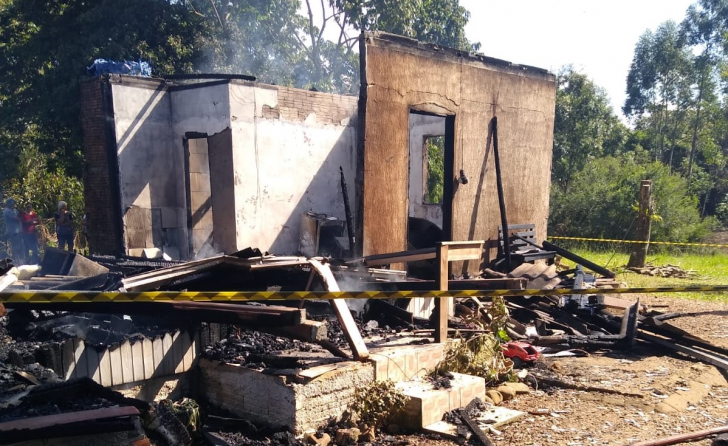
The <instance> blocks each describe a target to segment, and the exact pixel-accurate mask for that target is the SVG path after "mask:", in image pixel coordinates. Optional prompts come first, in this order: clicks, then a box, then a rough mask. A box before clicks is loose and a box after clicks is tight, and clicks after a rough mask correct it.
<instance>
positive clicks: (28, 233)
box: [20, 203, 40, 265]
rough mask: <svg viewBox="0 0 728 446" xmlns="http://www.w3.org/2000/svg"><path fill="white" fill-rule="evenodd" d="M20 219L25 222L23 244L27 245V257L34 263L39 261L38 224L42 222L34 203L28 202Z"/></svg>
mask: <svg viewBox="0 0 728 446" xmlns="http://www.w3.org/2000/svg"><path fill="white" fill-rule="evenodd" d="M20 220H21V222H22V224H23V244H24V245H25V251H24V253H25V258H26V259H27V260H28V262H29V263H30V264H32V265H35V264H37V263H38V260H39V258H40V256H39V253H38V232H37V231H36V228H35V227H36V225H38V224H40V219H39V218H38V214H36V213H35V211H34V210H33V205H32V204H30V203H28V204H27V205H26V206H25V212H21V213H20Z"/></svg>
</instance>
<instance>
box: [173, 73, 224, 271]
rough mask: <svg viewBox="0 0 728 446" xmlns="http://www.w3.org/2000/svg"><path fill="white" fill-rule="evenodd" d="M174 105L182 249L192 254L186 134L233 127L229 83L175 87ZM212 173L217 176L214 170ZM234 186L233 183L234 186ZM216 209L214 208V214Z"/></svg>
mask: <svg viewBox="0 0 728 446" xmlns="http://www.w3.org/2000/svg"><path fill="white" fill-rule="evenodd" d="M170 96H171V107H172V134H173V144H174V164H175V166H180V167H179V169H177V172H178V174H177V175H175V176H176V182H177V186H176V187H177V188H178V190H179V191H180V193H181V203H182V205H181V206H180V207H178V208H176V209H174V210H172V211H170V212H174V213H175V215H176V216H177V218H178V220H179V222H180V228H181V229H180V233H181V236H180V240H181V243H180V245H181V246H180V250H181V251H182V252H184V253H185V254H184V256H185V257H187V256H188V255H189V252H188V250H189V244H188V242H187V240H188V237H189V230H188V228H187V196H186V187H187V186H186V184H185V178H186V176H185V170H184V169H185V164H184V157H185V150H184V140H185V134H187V133H189V132H195V133H201V134H204V135H207V136H212V135H215V134H217V133H220V132H222V131H223V130H225V129H226V128H229V127H230V100H229V94H228V84H227V83H220V84H215V85H205V86H197V87H194V88H187V89H179V90H174V91H172V92H171V93H170ZM210 175H215V172H214V170H211V171H210ZM230 187H232V185H231V186H230ZM214 212H215V210H214V209H213V213H214ZM218 251H220V248H219V247H211V248H210V250H209V254H210V255H214V254H217V253H218Z"/></svg>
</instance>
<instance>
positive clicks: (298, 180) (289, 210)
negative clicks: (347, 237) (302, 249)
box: [230, 84, 356, 254]
mask: <svg viewBox="0 0 728 446" xmlns="http://www.w3.org/2000/svg"><path fill="white" fill-rule="evenodd" d="M277 95H278V91H277V90H276V89H272V88H265V87H255V88H251V87H249V86H245V85H236V84H231V85H230V115H231V122H232V130H233V150H234V154H233V156H234V163H235V208H236V221H237V234H236V235H237V243H238V249H243V248H246V247H249V246H252V247H258V248H260V249H262V250H266V251H269V252H271V253H275V254H293V253H296V252H297V251H298V248H299V234H300V225H301V214H302V213H303V212H306V211H308V210H312V211H314V212H318V213H325V214H328V215H332V216H335V217H338V218H340V219H342V220H344V219H345V215H344V202H343V198H342V193H341V187H340V173H339V166H342V167H343V169H344V175H345V176H346V180H347V184H348V186H349V200H350V202H351V203H352V206H353V201H352V200H353V199H354V195H353V194H354V188H353V186H354V178H355V168H356V165H355V164H356V128H355V127H354V124H355V123H354V122H353V121H352V122H348V121H345V122H342V123H341V124H340V125H332V124H322V123H319V122H318V121H317V120H316V115H315V114H314V113H312V114H310V115H309V116H308V118H307V119H305V121H295V122H294V121H285V120H280V119H271V118H263V112H262V110H263V107H264V106H266V105H267V106H268V107H271V108H275V107H277V106H278V100H277Z"/></svg>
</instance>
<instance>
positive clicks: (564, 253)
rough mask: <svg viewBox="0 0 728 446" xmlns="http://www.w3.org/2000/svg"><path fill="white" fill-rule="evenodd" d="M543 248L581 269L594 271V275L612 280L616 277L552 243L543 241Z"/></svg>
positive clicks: (601, 267)
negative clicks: (579, 266) (577, 265)
mask: <svg viewBox="0 0 728 446" xmlns="http://www.w3.org/2000/svg"><path fill="white" fill-rule="evenodd" d="M543 248H544V249H546V250H548V251H555V252H556V254H558V255H560V256H561V257H564V258H567V259H569V260H571V261H573V262H576V263H578V264H579V265H582V266H583V267H585V268H588V269H590V270H592V271H594V272H595V273H599V274H601V275H602V276H605V277H609V278H614V277H615V276H616V274H614V272H612V271H609V270H608V269H606V268H604V267H603V266H599V265H597V264H596V263H594V262H592V261H589V260H587V259H585V258H584V257H580V256H578V255H576V254H574V253H573V252H571V251H569V250H567V249H564V248H561V247H559V246H556V245H554V244H553V243H549V242H546V241H545V242H543Z"/></svg>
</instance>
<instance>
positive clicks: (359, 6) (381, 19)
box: [330, 0, 480, 51]
mask: <svg viewBox="0 0 728 446" xmlns="http://www.w3.org/2000/svg"><path fill="white" fill-rule="evenodd" d="M330 1H331V4H332V5H333V6H335V7H336V8H337V9H339V10H340V11H342V12H344V13H345V15H346V17H347V21H348V23H349V24H351V26H352V27H354V28H355V29H356V30H359V31H386V32H389V33H393V34H399V35H402V36H407V37H412V38H414V39H417V40H420V41H423V42H430V43H436V44H439V45H444V46H448V47H451V48H457V49H461V50H464V51H477V50H478V49H479V48H480V44H479V43H472V42H470V41H469V40H468V39H467V38H466V37H465V25H466V24H467V23H468V20H470V13H469V12H468V11H467V10H466V9H465V8H463V7H462V6H460V4H459V1H458V0H401V1H391V0H330Z"/></svg>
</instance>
